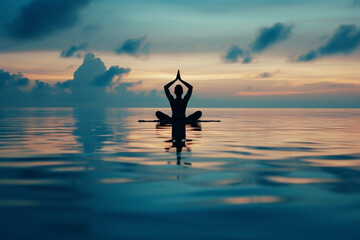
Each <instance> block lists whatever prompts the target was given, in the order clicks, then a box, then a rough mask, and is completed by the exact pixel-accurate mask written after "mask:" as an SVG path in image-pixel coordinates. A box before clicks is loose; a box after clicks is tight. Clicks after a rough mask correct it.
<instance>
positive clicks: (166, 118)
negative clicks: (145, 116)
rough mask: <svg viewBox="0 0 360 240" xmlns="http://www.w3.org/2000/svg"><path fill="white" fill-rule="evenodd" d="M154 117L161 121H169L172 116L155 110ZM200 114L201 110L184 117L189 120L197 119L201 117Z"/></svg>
mask: <svg viewBox="0 0 360 240" xmlns="http://www.w3.org/2000/svg"><path fill="white" fill-rule="evenodd" d="M155 115H156V117H157V118H158V119H159V120H163V121H171V120H172V118H171V117H170V116H169V115H166V114H165V113H163V112H160V111H157V112H156V113H155ZM201 115H202V112H201V111H196V112H194V113H193V114H190V115H189V116H187V117H186V120H189V121H196V120H198V119H199V118H201Z"/></svg>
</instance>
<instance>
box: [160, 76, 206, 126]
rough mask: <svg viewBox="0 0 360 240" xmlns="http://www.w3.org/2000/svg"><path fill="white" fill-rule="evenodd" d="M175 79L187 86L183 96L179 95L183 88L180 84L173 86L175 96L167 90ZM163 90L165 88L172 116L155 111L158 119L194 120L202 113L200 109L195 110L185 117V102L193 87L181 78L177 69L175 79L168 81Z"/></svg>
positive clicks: (187, 100) (186, 102)
mask: <svg viewBox="0 0 360 240" xmlns="http://www.w3.org/2000/svg"><path fill="white" fill-rule="evenodd" d="M177 80H179V81H180V82H182V83H183V84H184V85H185V86H186V87H187V88H188V91H187V93H186V94H185V96H184V98H181V96H182V94H183V88H182V86H181V85H180V84H179V85H176V86H175V91H174V93H175V95H176V98H174V97H173V96H172V95H171V93H170V91H169V87H171V86H172V85H173V84H174V83H175V82H176V81H177ZM164 90H165V94H166V97H167V98H168V100H169V102H170V106H171V110H172V117H169V116H168V115H166V114H165V113H163V112H160V111H157V112H156V114H155V115H156V117H157V118H158V119H159V120H162V121H171V120H187V121H196V120H198V119H199V118H200V117H201V115H202V113H201V111H197V112H195V113H193V114H191V115H189V116H187V117H186V116H185V111H186V107H187V104H188V102H189V99H190V97H191V94H192V90H193V87H192V86H191V85H190V84H189V83H187V82H185V81H184V80H182V79H181V77H180V71H179V70H178V72H177V76H176V79H175V80H173V81H171V82H169V83H168V84H166V85H165V86H164Z"/></svg>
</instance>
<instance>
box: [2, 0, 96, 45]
mask: <svg viewBox="0 0 360 240" xmlns="http://www.w3.org/2000/svg"><path fill="white" fill-rule="evenodd" d="M90 1H91V0H76V1H73V0H51V1H49V0H33V1H31V2H30V3H28V4H27V5H25V6H23V7H22V8H21V10H20V13H19V15H18V16H17V17H16V18H15V19H14V20H13V21H12V22H10V23H9V24H8V26H7V32H8V35H9V36H10V37H12V38H14V39H20V40H28V39H36V38H41V37H45V36H48V35H50V34H52V33H54V32H57V31H60V30H65V29H68V28H71V27H73V26H74V25H75V24H76V23H77V22H78V21H79V11H80V10H81V9H83V8H84V7H86V6H87V5H88V4H89V3H90Z"/></svg>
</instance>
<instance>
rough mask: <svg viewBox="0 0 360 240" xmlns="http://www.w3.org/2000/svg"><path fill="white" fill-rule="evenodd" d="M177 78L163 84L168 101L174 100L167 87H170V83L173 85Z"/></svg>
mask: <svg viewBox="0 0 360 240" xmlns="http://www.w3.org/2000/svg"><path fill="white" fill-rule="evenodd" d="M176 80H177V79H175V80H172V81H171V82H169V83H168V84H166V85H165V86H164V91H165V94H166V97H167V98H168V99H169V101H172V100H174V97H173V96H172V95H171V93H170V91H169V87H171V85H173V84H174V83H175V82H176Z"/></svg>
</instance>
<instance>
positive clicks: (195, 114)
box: [186, 111, 202, 121]
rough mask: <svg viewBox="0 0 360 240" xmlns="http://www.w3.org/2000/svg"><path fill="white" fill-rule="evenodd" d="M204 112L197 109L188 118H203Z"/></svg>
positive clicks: (194, 119) (192, 119)
mask: <svg viewBox="0 0 360 240" xmlns="http://www.w3.org/2000/svg"><path fill="white" fill-rule="evenodd" d="M201 115H202V112H201V111H196V112H194V113H193V114H190V115H189V116H187V117H186V120H190V121H196V120H198V119H199V118H201Z"/></svg>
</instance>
